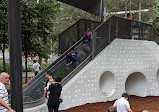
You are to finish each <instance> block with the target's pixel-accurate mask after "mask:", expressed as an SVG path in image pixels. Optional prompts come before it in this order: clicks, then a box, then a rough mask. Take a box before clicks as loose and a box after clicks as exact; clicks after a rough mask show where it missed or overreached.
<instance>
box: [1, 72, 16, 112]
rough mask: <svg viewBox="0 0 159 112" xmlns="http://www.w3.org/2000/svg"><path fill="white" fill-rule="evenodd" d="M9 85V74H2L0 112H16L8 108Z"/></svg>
mask: <svg viewBox="0 0 159 112" xmlns="http://www.w3.org/2000/svg"><path fill="white" fill-rule="evenodd" d="M7 84H9V74H8V73H6V72H2V73H1V74H0V112H8V111H9V112H16V111H14V110H13V109H12V108H10V107H9V106H8V103H9V102H8V92H7V89H6V87H5V85H7Z"/></svg>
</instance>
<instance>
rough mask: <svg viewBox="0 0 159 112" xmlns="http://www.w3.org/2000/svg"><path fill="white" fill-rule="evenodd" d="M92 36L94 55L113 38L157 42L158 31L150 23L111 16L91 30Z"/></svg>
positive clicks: (158, 39) (158, 42)
mask: <svg viewBox="0 0 159 112" xmlns="http://www.w3.org/2000/svg"><path fill="white" fill-rule="evenodd" d="M93 37H94V41H93V42H94V44H93V46H94V47H93V56H96V55H97V54H98V53H99V52H100V51H101V50H102V49H103V48H105V46H107V45H109V44H110V42H112V41H113V40H114V39H115V38H120V39H135V40H150V41H155V42H156V43H157V44H159V33H158V32H157V31H156V29H155V28H154V27H153V26H152V25H151V24H148V23H144V22H140V21H136V20H130V19H127V18H121V17H117V16H112V17H110V18H109V19H108V20H107V21H106V22H104V23H102V24H101V25H99V26H98V27H97V28H96V29H95V30H94V31H93Z"/></svg>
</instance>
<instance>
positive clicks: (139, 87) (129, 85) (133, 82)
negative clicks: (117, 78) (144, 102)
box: [125, 72, 147, 97]
mask: <svg viewBox="0 0 159 112" xmlns="http://www.w3.org/2000/svg"><path fill="white" fill-rule="evenodd" d="M125 91H126V92H127V93H129V94H130V95H136V96H141V97H144V96H146V92H147V81H146V77H145V76H144V75H143V74H142V73H141V72H134V73H131V74H130V75H129V76H128V78H127V80H126V82H125Z"/></svg>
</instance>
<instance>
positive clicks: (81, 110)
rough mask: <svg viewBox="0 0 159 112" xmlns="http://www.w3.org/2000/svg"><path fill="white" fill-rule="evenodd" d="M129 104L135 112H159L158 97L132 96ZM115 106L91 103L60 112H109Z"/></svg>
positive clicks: (111, 102) (111, 103)
mask: <svg viewBox="0 0 159 112" xmlns="http://www.w3.org/2000/svg"><path fill="white" fill-rule="evenodd" d="M129 103H130V106H131V109H132V110H133V112H142V111H143V110H148V111H149V112H159V97H158V96H148V97H137V96H131V98H130V100H129ZM113 104H114V101H109V102H99V103H91V104H85V105H82V106H77V107H73V108H70V109H67V110H63V111H60V112H107V110H108V108H109V107H110V106H112V105H113Z"/></svg>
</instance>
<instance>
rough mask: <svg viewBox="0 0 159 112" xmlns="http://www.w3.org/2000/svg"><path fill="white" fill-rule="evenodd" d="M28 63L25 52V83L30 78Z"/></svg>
mask: <svg viewBox="0 0 159 112" xmlns="http://www.w3.org/2000/svg"><path fill="white" fill-rule="evenodd" d="M27 69H28V65H27V53H25V83H27V78H28V71H27Z"/></svg>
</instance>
